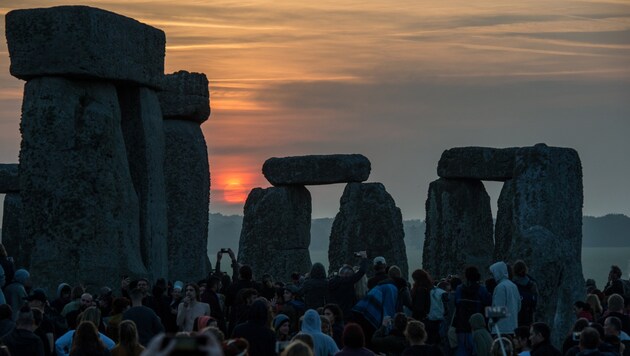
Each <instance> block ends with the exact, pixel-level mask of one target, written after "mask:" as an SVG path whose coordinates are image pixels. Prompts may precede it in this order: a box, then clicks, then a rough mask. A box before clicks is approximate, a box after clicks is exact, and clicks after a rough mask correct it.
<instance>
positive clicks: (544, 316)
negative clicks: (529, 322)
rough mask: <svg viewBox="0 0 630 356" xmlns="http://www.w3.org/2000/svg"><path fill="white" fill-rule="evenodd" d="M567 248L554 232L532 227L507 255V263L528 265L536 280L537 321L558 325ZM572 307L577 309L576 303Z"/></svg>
mask: <svg viewBox="0 0 630 356" xmlns="http://www.w3.org/2000/svg"><path fill="white" fill-rule="evenodd" d="M564 248H565V244H563V243H562V241H561V239H559V238H558V236H556V235H555V234H553V233H552V232H551V231H549V230H547V229H545V228H544V227H542V226H532V227H530V228H528V229H525V230H523V231H522V232H521V234H520V235H519V238H518V239H516V240H515V241H514V243H513V244H512V246H511V248H510V250H509V251H507V253H506V257H507V258H508V259H506V261H512V262H515V261H516V260H519V259H521V260H523V261H525V263H526V264H527V266H528V270H529V272H528V273H529V275H530V276H533V277H534V278H535V279H536V284H537V286H538V293H539V296H538V303H537V305H536V313H535V315H534V320H536V321H544V322H545V323H547V324H548V325H553V324H554V318H555V316H556V311H557V310H558V306H559V303H558V301H559V299H558V298H559V296H560V290H561V288H562V285H563V279H564V278H566V272H567V269H566V267H565V261H564V258H562V256H564V255H566V251H563V250H564ZM552 271H553V272H552ZM570 305H571V306H573V303H570ZM559 334H560V335H562V334H566V333H562V332H560V333H559ZM556 336H558V335H557V334H556Z"/></svg>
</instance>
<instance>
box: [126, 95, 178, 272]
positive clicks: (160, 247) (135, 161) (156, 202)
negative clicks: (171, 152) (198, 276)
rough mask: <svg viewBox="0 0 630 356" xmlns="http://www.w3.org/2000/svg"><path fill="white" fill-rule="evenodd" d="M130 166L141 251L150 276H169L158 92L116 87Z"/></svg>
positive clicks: (162, 147)
mask: <svg viewBox="0 0 630 356" xmlns="http://www.w3.org/2000/svg"><path fill="white" fill-rule="evenodd" d="M118 100H119V103H120V108H121V115H122V130H123V136H124V139H125V146H126V148H127V158H128V161H129V169H130V171H131V178H132V180H133V184H134V188H135V191H136V193H137V194H138V203H139V208H140V252H141V255H142V260H143V262H144V265H145V266H146V267H147V269H148V272H149V274H150V275H151V280H156V279H157V278H168V254H167V246H166V241H167V219H166V188H165V183H164V128H163V124H162V122H163V119H162V112H161V111H160V103H159V101H158V98H157V94H156V93H155V92H154V91H153V90H151V89H147V88H142V87H119V88H118Z"/></svg>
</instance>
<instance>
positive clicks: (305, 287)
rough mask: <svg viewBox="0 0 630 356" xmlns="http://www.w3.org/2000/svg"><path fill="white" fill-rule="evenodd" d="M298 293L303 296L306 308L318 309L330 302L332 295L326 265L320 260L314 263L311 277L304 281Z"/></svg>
mask: <svg viewBox="0 0 630 356" xmlns="http://www.w3.org/2000/svg"><path fill="white" fill-rule="evenodd" d="M297 294H299V295H301V296H303V298H304V304H306V309H317V308H319V307H323V306H324V305H326V303H328V301H329V300H330V295H329V292H328V280H327V279H326V269H325V268H324V265H322V264H321V263H319V262H317V263H315V264H313V267H311V273H309V277H308V278H307V279H306V280H305V281H304V283H302V286H301V287H300V289H298V291H297Z"/></svg>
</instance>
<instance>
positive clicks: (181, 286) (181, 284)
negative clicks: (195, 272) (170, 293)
mask: <svg viewBox="0 0 630 356" xmlns="http://www.w3.org/2000/svg"><path fill="white" fill-rule="evenodd" d="M173 289H179V290H180V291H181V290H182V289H184V282H182V281H175V284H173Z"/></svg>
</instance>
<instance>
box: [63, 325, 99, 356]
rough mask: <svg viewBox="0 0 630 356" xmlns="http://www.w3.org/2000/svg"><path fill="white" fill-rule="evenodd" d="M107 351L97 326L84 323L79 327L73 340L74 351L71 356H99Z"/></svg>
mask: <svg viewBox="0 0 630 356" xmlns="http://www.w3.org/2000/svg"><path fill="white" fill-rule="evenodd" d="M104 350H105V345H103V342H102V341H101V339H100V337H99V334H98V330H96V325H94V324H93V323H92V322H91V321H82V322H81V324H79V326H77V331H76V332H75V333H74V337H73V338H72V351H70V355H75V354H83V355H92V354H98V353H101V352H103V351H104Z"/></svg>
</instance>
